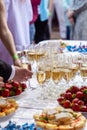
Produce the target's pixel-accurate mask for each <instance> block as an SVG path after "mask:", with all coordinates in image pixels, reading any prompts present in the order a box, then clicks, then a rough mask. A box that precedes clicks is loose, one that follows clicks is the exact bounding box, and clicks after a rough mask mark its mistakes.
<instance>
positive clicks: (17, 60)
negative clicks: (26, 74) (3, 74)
mask: <svg viewBox="0 0 87 130" xmlns="http://www.w3.org/2000/svg"><path fill="white" fill-rule="evenodd" d="M14 65H15V66H19V67H21V66H22V65H21V61H20V60H19V59H15V60H14Z"/></svg>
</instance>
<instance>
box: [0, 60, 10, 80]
mask: <svg viewBox="0 0 87 130" xmlns="http://www.w3.org/2000/svg"><path fill="white" fill-rule="evenodd" d="M11 72H12V68H11V66H10V65H9V64H6V63H5V62H4V61H2V60H0V76H2V77H3V79H4V82H6V81H7V80H8V79H9V77H10V75H11Z"/></svg>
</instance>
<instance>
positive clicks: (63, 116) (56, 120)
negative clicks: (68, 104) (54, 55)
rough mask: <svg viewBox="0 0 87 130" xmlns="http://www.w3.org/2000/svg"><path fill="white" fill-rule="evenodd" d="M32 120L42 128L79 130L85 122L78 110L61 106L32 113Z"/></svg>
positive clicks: (48, 129) (49, 129) (45, 129)
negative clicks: (39, 112)
mask: <svg viewBox="0 0 87 130" xmlns="http://www.w3.org/2000/svg"><path fill="white" fill-rule="evenodd" d="M34 120H35V122H36V126H37V127H40V128H42V129H43V130H80V129H82V128H83V127H84V126H85V124H86V118H85V117H84V116H83V115H82V114H81V113H80V112H78V113H77V112H74V111H73V110H71V109H64V108H62V107H56V108H52V109H46V110H43V111H42V113H41V114H36V115H34Z"/></svg>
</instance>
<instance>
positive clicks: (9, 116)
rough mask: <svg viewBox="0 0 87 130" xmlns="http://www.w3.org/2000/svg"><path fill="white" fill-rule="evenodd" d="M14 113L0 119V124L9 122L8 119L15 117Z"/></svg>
mask: <svg viewBox="0 0 87 130" xmlns="http://www.w3.org/2000/svg"><path fill="white" fill-rule="evenodd" d="M15 112H16V111H15ZM15 112H12V113H11V114H9V115H6V116H3V117H0V122H4V121H7V120H10V119H11V118H12V117H13V116H14V115H15Z"/></svg>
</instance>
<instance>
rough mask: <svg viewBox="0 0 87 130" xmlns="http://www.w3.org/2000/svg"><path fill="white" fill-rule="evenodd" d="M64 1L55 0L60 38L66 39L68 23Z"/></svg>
mask: <svg viewBox="0 0 87 130" xmlns="http://www.w3.org/2000/svg"><path fill="white" fill-rule="evenodd" d="M62 2H63V1H62V0H54V9H55V11H56V15H57V19H58V22H59V33H60V38H61V39H66V23H65V18H64V9H63V3H62Z"/></svg>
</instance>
